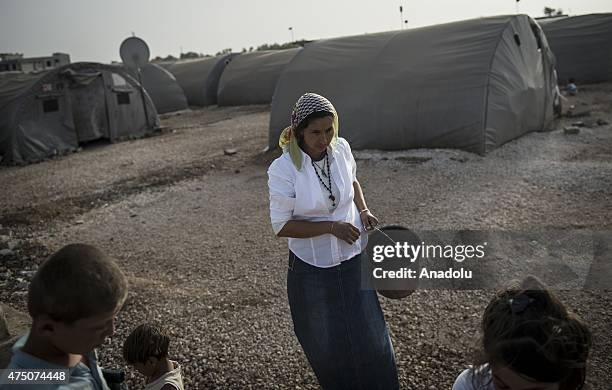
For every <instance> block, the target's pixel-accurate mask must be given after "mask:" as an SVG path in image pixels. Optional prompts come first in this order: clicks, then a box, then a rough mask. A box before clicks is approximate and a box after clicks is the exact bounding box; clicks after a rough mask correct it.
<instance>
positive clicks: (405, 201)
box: [0, 84, 612, 390]
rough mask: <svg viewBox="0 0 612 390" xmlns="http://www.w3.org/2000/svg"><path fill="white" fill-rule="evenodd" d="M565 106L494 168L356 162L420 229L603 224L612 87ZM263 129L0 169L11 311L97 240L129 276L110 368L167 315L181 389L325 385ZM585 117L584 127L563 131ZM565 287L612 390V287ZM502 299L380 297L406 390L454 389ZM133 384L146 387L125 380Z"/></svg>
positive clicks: (396, 160)
mask: <svg viewBox="0 0 612 390" xmlns="http://www.w3.org/2000/svg"><path fill="white" fill-rule="evenodd" d="M572 105H573V106H574V108H573V109H572V110H571V113H572V115H582V116H580V117H564V118H563V119H562V120H561V121H559V122H558V123H557V124H556V126H555V127H556V130H553V131H551V132H545V133H532V134H529V135H526V136H524V137H522V138H520V139H518V140H515V141H512V142H510V143H508V144H506V145H504V146H503V147H501V148H499V149H497V150H495V151H493V152H492V153H490V154H489V155H487V156H486V157H481V156H477V155H473V154H470V153H465V152H461V151H454V150H413V151H405V152H393V153H382V152H377V151H357V152H355V155H356V158H357V161H358V176H359V179H360V181H361V183H362V186H363V187H364V190H365V193H366V197H367V200H368V205H369V207H370V209H371V210H372V211H373V212H374V213H375V214H376V215H378V216H379V217H380V218H381V220H382V223H383V224H401V225H404V226H407V227H410V228H413V229H417V230H433V229H482V230H487V229H488V230H511V231H534V230H540V229H551V228H552V229H559V230H564V231H575V230H578V231H591V230H593V231H610V230H611V229H612V200H611V199H612V126H610V125H609V124H605V122H612V84H600V85H594V86H583V87H582V88H581V93H580V95H579V96H578V97H571V98H569V100H568V101H567V102H565V107H566V109H567V108H568V107H570V106H572ZM586 111H588V112H586ZM598 119H599V120H600V122H599V123H598V122H597V120H598ZM268 120H269V108H268V107H265V106H261V107H248V108H216V107H213V108H206V109H199V110H194V111H191V112H186V113H182V114H180V115H173V116H167V117H165V118H164V119H163V121H162V122H163V125H164V126H165V130H164V131H163V132H162V133H161V134H160V135H159V136H155V137H151V138H147V139H141V140H134V141H129V142H124V143H118V144H113V145H103V146H101V145H95V146H90V147H85V148H84V149H83V151H82V152H80V153H76V154H73V155H69V156H65V157H62V158H59V159H54V160H50V161H46V162H42V163H39V164H33V165H30V166H25V167H2V168H0V183H2V187H1V189H0V300H1V301H2V302H4V303H6V304H8V305H9V306H10V307H11V308H13V309H17V310H20V311H22V312H23V311H25V305H24V303H25V291H26V288H27V285H28V281H29V279H30V278H31V276H32V274H33V273H34V272H35V270H36V268H37V266H38V264H40V263H41V261H42V260H44V258H45V257H46V256H47V255H48V254H49V253H51V252H52V251H54V250H57V249H58V248H60V247H61V246H63V245H64V244H66V243H70V242H89V243H93V244H95V245H97V246H99V247H101V248H103V249H104V250H105V251H107V252H109V253H110V254H112V255H113V256H114V257H115V258H116V259H117V261H118V262H119V264H120V266H121V268H122V269H123V270H124V271H125V273H126V274H127V275H128V276H129V280H130V295H129V298H128V301H127V302H126V305H125V306H124V308H123V310H122V312H121V313H120V315H119V322H118V329H117V332H116V334H115V336H114V337H113V338H112V339H111V340H110V341H109V342H108V343H107V344H105V345H104V346H102V347H101V348H100V358H101V361H102V363H103V364H104V365H105V366H110V367H121V366H123V362H122V360H121V354H120V350H121V345H122V341H123V340H124V339H125V337H126V336H127V334H128V333H129V332H130V330H131V329H133V328H134V327H135V326H136V325H137V324H139V323H140V322H143V321H156V322H160V323H162V324H163V325H164V326H165V327H167V328H168V329H169V331H170V333H171V334H172V335H173V341H172V344H171V350H172V356H173V357H174V358H175V359H177V360H179V361H180V363H181V364H182V366H183V371H184V377H185V381H186V384H187V387H188V388H316V387H317V383H316V380H315V377H314V375H313V374H312V372H311V370H310V368H309V366H308V363H307V361H306V359H305V357H304V355H303V353H302V351H301V349H300V346H299V344H298V343H297V340H296V338H295V336H294V335H293V331H292V324H291V318H290V315H289V308H288V305H287V298H286V290H285V282H286V279H285V278H286V270H285V267H286V260H285V259H286V252H287V249H286V243H285V242H284V241H283V240H279V239H276V238H275V237H274V235H273V233H272V230H271V228H270V225H269V219H268V210H267V207H268V194H267V176H266V169H267V166H268V165H269V163H270V161H272V159H273V158H275V157H276V155H277V154H275V153H270V152H263V149H264V147H265V146H266V145H267V126H268ZM575 122H582V123H577V125H578V126H579V132H578V134H565V133H564V131H563V127H565V126H570V125H571V124H572V123H575ZM224 149H225V150H226V151H227V149H236V152H237V153H235V154H227V153H224ZM560 294H561V296H562V298H563V299H564V300H565V301H566V302H567V304H568V305H569V307H570V308H571V309H572V310H574V311H576V312H577V313H578V314H580V315H581V316H582V317H583V318H584V319H585V320H586V321H587V322H588V323H589V324H590V326H591V328H592V330H593V332H594V347H593V352H592V355H591V360H590V363H589V378H588V384H589V389H597V390H604V389H610V383H612V363H611V362H610V359H609V351H610V350H612V340H611V336H610V325H609V324H610V323H611V322H612V311H611V310H610V307H611V305H612V292H610V291H601V290H564V291H561V292H560ZM491 295H492V294H491V291H449V290H430V291H417V292H416V293H414V294H413V295H412V296H410V297H408V298H405V299H403V300H398V301H392V300H388V299H385V298H381V303H382V306H383V309H384V312H385V316H386V319H387V321H388V323H389V326H390V330H391V334H392V339H393V342H394V347H395V351H396V358H397V363H398V368H399V373H400V379H401V383H402V388H404V389H417V390H420V389H448V388H450V387H451V385H452V383H453V380H454V378H455V377H456V375H457V374H458V373H459V372H460V371H461V370H462V369H463V368H465V367H466V366H467V365H468V364H469V363H470V348H471V346H472V345H473V343H474V341H475V339H476V336H477V329H478V322H479V319H480V316H481V314H482V310H483V308H484V306H485V305H486V303H487V302H488V300H489V299H490V297H491ZM10 314H11V311H10V310H9V312H7V315H9V316H10ZM9 323H10V318H9ZM128 380H129V382H130V383H131V384H133V385H137V386H136V387H141V385H142V384H143V382H142V380H141V378H139V377H138V376H136V375H135V374H134V372H133V371H131V370H129V371H128Z"/></svg>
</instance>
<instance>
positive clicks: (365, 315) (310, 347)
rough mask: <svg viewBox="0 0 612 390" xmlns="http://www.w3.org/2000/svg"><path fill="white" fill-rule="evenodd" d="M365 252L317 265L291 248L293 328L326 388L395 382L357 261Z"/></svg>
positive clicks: (393, 385)
mask: <svg viewBox="0 0 612 390" xmlns="http://www.w3.org/2000/svg"><path fill="white" fill-rule="evenodd" d="M366 256H367V254H366V253H365V252H363V253H361V254H359V255H357V256H355V257H353V258H351V259H349V260H346V261H343V262H342V263H340V264H339V265H337V266H335V267H331V268H319V267H315V266H312V265H310V264H308V263H305V262H304V261H302V260H300V259H299V258H298V257H297V256H295V254H293V253H292V252H289V270H288V273H287V294H288V296H289V307H290V308H291V318H292V320H293V329H294V331H295V334H296V336H297V338H298V341H299V342H300V344H301V346H302V348H303V349H304V353H305V354H306V357H307V358H308V361H309V363H310V365H311V366H312V369H313V371H314V373H315V375H316V376H317V379H318V381H319V384H320V385H321V387H323V389H326V390H327V389H368V390H369V389H385V390H387V389H398V388H399V383H398V378H397V369H396V366H395V356H394V353H393V346H392V345H391V338H390V337H389V331H388V329H387V325H386V323H385V319H384V316H383V313H382V310H381V308H380V303H379V302H378V296H377V295H376V291H374V290H362V289H361V261H366V260H367V259H364V258H365V257H366ZM362 259H363V260H362Z"/></svg>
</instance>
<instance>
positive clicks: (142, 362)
mask: <svg viewBox="0 0 612 390" xmlns="http://www.w3.org/2000/svg"><path fill="white" fill-rule="evenodd" d="M169 344H170V337H168V334H167V333H166V332H165V331H164V330H163V329H161V328H159V327H157V326H155V325H151V324H142V325H139V326H138V327H137V328H136V329H134V330H133V331H132V333H130V335H129V336H128V338H127V339H126V340H125V343H123V358H124V359H125V361H126V362H127V363H128V364H130V365H133V366H134V368H136V370H138V372H140V373H141V374H142V375H144V376H147V377H151V376H152V375H153V374H154V373H155V370H156V368H157V365H158V363H159V362H160V361H161V360H164V359H166V358H167V357H168V345H169Z"/></svg>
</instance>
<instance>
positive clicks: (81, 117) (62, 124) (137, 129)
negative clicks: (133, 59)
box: [0, 63, 159, 164]
mask: <svg viewBox="0 0 612 390" xmlns="http://www.w3.org/2000/svg"><path fill="white" fill-rule="evenodd" d="M143 99H144V101H143ZM143 102H144V104H145V105H143ZM158 127H159V118H158V117H157V112H156V110H155V106H154V105H153V102H152V101H151V98H150V97H149V96H148V95H147V94H146V92H145V94H144V95H141V94H140V87H139V84H138V83H137V81H136V80H134V79H133V78H132V77H131V76H130V75H129V74H128V73H127V72H126V71H124V70H122V69H121V68H118V67H116V66H111V65H103V64H97V63H73V64H68V65H65V66H63V67H60V68H57V69H54V70H50V71H47V72H43V73H36V74H8V75H3V76H1V77H0V155H1V156H2V162H3V163H8V164H25V163H28V162H34V161H39V160H42V159H44V158H47V157H50V156H53V155H56V154H63V153H67V152H70V151H74V150H76V149H77V148H78V147H79V143H82V142H87V141H91V140H95V139H99V138H105V139H108V140H110V141H118V140H121V139H125V138H133V137H140V136H144V135H146V134H148V133H151V132H153V131H154V130H155V129H156V128H158Z"/></svg>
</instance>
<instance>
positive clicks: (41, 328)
mask: <svg viewBox="0 0 612 390" xmlns="http://www.w3.org/2000/svg"><path fill="white" fill-rule="evenodd" d="M126 297H127V281H126V278H125V276H124V275H123V273H122V272H121V270H120V269H119V267H118V266H117V264H116V263H115V262H114V261H113V260H112V259H111V258H110V257H108V256H107V255H105V254H104V253H102V252H101V251H100V250H99V249H97V248H95V247H93V246H91V245H86V244H71V245H67V246H65V247H63V248H62V249H60V250H59V251H58V252H56V253H55V254H53V255H52V256H51V257H50V258H49V259H48V260H46V261H45V262H44V263H43V264H42V265H41V267H40V268H39V270H38V272H36V274H35V275H34V278H33V279H32V282H31V283H30V287H29V291H28V311H29V313H30V316H31V317H32V320H33V324H32V328H33V331H34V332H36V333H37V336H39V337H43V338H45V339H46V340H47V341H48V342H49V343H50V344H52V345H53V346H54V347H55V348H56V349H58V350H60V351H62V352H64V353H74V354H84V353H87V352H89V351H91V350H92V349H94V348H95V347H96V346H98V345H100V344H102V343H103V342H104V339H105V338H106V337H108V336H110V335H112V334H113V332H114V326H115V324H114V321H115V316H116V314H117V312H118V311H119V309H120V308H121V306H122V305H123V302H124V301H125V299H126Z"/></svg>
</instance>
